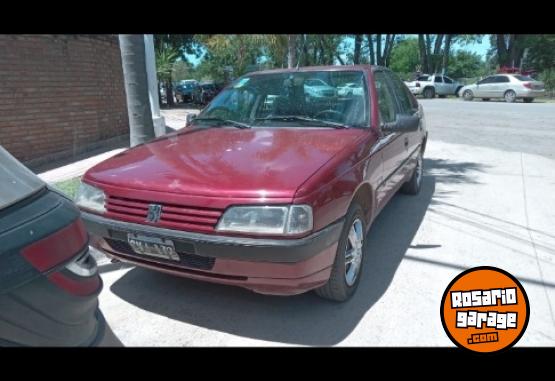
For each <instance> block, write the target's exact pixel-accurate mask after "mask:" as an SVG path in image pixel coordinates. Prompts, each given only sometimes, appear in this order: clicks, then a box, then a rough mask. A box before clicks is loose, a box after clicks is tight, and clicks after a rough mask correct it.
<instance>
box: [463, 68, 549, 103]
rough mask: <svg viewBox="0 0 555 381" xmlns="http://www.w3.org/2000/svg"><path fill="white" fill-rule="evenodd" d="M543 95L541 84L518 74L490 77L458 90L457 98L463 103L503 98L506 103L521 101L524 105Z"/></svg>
mask: <svg viewBox="0 0 555 381" xmlns="http://www.w3.org/2000/svg"><path fill="white" fill-rule="evenodd" d="M544 94H545V87H544V84H543V82H541V81H536V80H535V79H533V78H531V77H527V76H525V75H520V74H496V75H490V76H489V77H486V78H484V79H482V80H480V81H478V82H476V83H475V84H472V85H467V86H464V87H463V88H461V89H460V90H459V96H462V97H463V99H464V100H465V101H471V100H472V99H474V98H482V100H484V101H489V100H490V99H491V98H504V99H505V101H506V102H514V101H515V100H517V99H522V100H523V101H524V102H526V103H530V102H533V101H534V98H535V97H540V96H542V95H544Z"/></svg>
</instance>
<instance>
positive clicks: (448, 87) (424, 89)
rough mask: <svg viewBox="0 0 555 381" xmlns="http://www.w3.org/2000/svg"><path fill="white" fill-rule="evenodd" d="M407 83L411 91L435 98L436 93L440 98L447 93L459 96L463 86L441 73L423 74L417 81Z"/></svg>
mask: <svg viewBox="0 0 555 381" xmlns="http://www.w3.org/2000/svg"><path fill="white" fill-rule="evenodd" d="M405 83H406V85H407V86H408V88H409V89H410V91H411V93H413V94H414V95H422V96H424V98H435V96H436V95H438V96H439V97H440V98H445V97H446V96H447V95H456V96H458V92H459V90H460V89H461V88H462V87H463V84H461V83H459V82H457V81H454V80H452V79H451V78H449V77H447V76H446V75H440V74H432V75H429V74H422V75H420V76H418V78H416V80H415V81H412V82H405Z"/></svg>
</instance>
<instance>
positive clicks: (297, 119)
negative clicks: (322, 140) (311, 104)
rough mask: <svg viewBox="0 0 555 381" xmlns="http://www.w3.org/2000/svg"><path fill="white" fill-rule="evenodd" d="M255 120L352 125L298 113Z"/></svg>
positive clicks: (337, 126) (340, 125)
mask: <svg viewBox="0 0 555 381" xmlns="http://www.w3.org/2000/svg"><path fill="white" fill-rule="evenodd" d="M254 120H256V121H259V120H278V121H284V122H289V121H295V122H309V123H318V124H319V125H320V126H326V127H333V128H350V126H348V125H346V124H343V123H338V122H332V121H328V120H322V119H315V118H309V117H306V116H298V115H283V116H267V117H264V118H255V119H254Z"/></svg>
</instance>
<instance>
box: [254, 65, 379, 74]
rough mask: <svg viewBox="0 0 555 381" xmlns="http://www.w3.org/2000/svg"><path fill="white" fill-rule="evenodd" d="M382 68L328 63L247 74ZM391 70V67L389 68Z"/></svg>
mask: <svg viewBox="0 0 555 381" xmlns="http://www.w3.org/2000/svg"><path fill="white" fill-rule="evenodd" d="M377 68H381V67H380V66H375V65H326V66H303V67H299V68H294V69H270V70H262V71H255V72H250V73H248V74H247V75H263V74H275V73H299V72H300V73H304V72H312V71H365V70H375V69H377ZM388 70H389V69H388Z"/></svg>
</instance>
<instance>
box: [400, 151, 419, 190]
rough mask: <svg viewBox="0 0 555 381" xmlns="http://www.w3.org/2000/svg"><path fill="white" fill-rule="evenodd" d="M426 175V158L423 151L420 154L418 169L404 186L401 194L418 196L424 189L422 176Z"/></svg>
mask: <svg viewBox="0 0 555 381" xmlns="http://www.w3.org/2000/svg"><path fill="white" fill-rule="evenodd" d="M423 173H424V158H423V154H422V151H420V153H419V154H418V159H417V163H416V168H414V172H413V173H412V176H411V177H410V180H409V181H407V182H406V183H404V184H403V186H402V187H401V192H403V193H405V194H410V195H417V194H418V193H420V188H422V175H423Z"/></svg>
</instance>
